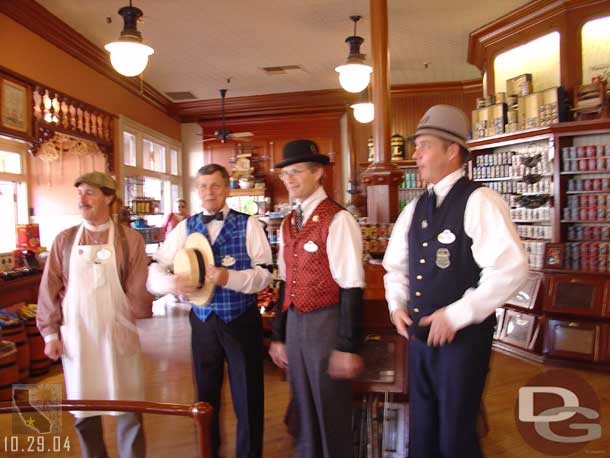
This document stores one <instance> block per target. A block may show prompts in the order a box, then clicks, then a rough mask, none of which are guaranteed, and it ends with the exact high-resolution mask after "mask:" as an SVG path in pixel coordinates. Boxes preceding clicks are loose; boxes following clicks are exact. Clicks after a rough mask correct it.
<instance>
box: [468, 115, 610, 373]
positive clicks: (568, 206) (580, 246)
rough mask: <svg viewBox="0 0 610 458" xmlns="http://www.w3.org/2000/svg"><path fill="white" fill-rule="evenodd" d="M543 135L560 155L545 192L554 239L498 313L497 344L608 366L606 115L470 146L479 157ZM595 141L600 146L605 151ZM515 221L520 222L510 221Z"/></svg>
mask: <svg viewBox="0 0 610 458" xmlns="http://www.w3.org/2000/svg"><path fill="white" fill-rule="evenodd" d="M544 139H546V140H547V141H548V142H549V145H550V148H549V150H550V151H551V152H552V154H553V156H554V157H555V158H557V160H555V161H554V164H553V171H552V175H553V181H552V183H553V189H552V191H551V192H550V194H551V196H550V197H551V198H552V199H551V200H550V202H551V203H552V204H553V206H552V207H551V209H552V211H551V214H550V215H549V216H550V225H551V227H552V236H551V238H550V240H548V242H553V243H551V244H550V245H546V246H545V251H544V252H543V253H542V256H543V261H544V262H543V266H542V267H540V266H539V265H540V262H538V263H537V264H538V265H537V268H536V269H531V271H530V276H529V279H528V282H527V283H526V284H525V285H523V287H522V288H521V290H522V291H521V292H520V293H518V294H517V295H515V297H513V298H511V299H510V300H509V301H508V302H509V303H508V304H506V305H505V306H504V307H503V308H502V309H499V310H498V312H497V313H498V318H499V320H498V323H499V326H498V330H497V332H496V336H495V337H496V338H497V340H496V341H495V342H494V347H495V348H496V349H499V350H502V351H506V352H508V353H511V354H513V355H514V356H517V357H523V358H527V359H534V360H540V359H541V358H542V359H543V360H544V361H545V362H553V363H561V364H579V365H586V366H589V367H595V368H602V369H608V368H610V304H609V298H610V278H609V276H608V272H610V268H609V267H610V266H609V265H608V264H609V263H608V257H610V237H609V235H610V215H609V214H608V211H607V210H608V209H609V208H610V203H609V202H608V200H607V199H609V198H610V161H608V159H610V152H608V153H607V152H606V145H610V120H608V119H598V120H592V121H579V122H567V123H560V124H554V125H551V126H550V127H545V128H537V129H529V130H528V131H521V132H514V133H511V134H505V135H497V136H494V137H487V138H485V139H480V140H476V141H472V142H470V143H469V146H470V147H471V149H472V150H473V151H474V155H475V157H476V155H480V154H483V153H485V152H486V151H489V150H493V148H498V147H501V146H511V145H515V144H518V143H523V142H530V141H537V140H544ZM598 145H603V146H604V148H603V153H602V150H601V149H599V148H598ZM592 146H595V149H593V148H591V147H592ZM587 147H588V148H587ZM585 161H586V162H585ZM604 161H605V163H604ZM471 167H472V166H471ZM511 179H513V177H512V176H510V177H506V178H504V177H501V178H498V177H495V178H494V179H493V180H492V179H489V178H481V179H480V180H481V181H485V182H488V183H494V181H502V180H506V181H510V180H511ZM585 180H586V181H585ZM602 199H603V202H602V203H600V201H601V200H602ZM581 204H582V205H581ZM602 211H603V213H604V214H602ZM513 216H514V214H513ZM514 222H515V223H521V222H522V221H521V219H519V218H514ZM529 222H530V223H533V222H539V221H536V220H532V221H529ZM562 242H563V243H562ZM592 250H593V251H592ZM538 256H540V253H538ZM534 292H536V293H535V294H534ZM527 297H529V300H525V298H527Z"/></svg>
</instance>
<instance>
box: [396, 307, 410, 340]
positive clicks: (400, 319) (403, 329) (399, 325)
mask: <svg viewBox="0 0 610 458" xmlns="http://www.w3.org/2000/svg"><path fill="white" fill-rule="evenodd" d="M392 321H394V326H396V332H398V334H400V335H401V336H403V337H404V338H405V339H408V338H409V334H408V333H407V327H408V326H411V324H413V320H412V319H411V317H409V312H408V311H407V310H406V309H396V310H394V311H393V312H392Z"/></svg>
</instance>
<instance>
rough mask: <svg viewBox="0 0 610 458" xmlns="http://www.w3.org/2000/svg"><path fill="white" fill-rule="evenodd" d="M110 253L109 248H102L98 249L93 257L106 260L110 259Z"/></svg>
mask: <svg viewBox="0 0 610 458" xmlns="http://www.w3.org/2000/svg"><path fill="white" fill-rule="evenodd" d="M111 254H112V253H110V250H109V249H107V248H102V249H101V250H98V252H97V254H96V255H95V257H96V258H97V259H98V260H100V261H107V260H108V259H110V255H111Z"/></svg>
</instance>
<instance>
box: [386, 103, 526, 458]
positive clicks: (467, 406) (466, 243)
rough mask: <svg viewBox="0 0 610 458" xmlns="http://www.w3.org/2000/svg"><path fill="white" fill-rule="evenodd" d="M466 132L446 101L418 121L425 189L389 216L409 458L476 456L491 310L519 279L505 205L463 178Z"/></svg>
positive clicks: (516, 244) (522, 268)
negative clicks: (404, 363)
mask: <svg viewBox="0 0 610 458" xmlns="http://www.w3.org/2000/svg"><path fill="white" fill-rule="evenodd" d="M467 133H468V119H467V118H466V115H465V114H464V113H463V112H462V111H461V110H459V109H458V108H455V107H453V106H449V105H435V106H433V107H432V108H430V109H429V110H428V111H427V112H426V113H425V114H424V116H423V117H422V118H421V120H420V121H419V125H418V126H417V131H416V132H415V134H414V135H412V136H411V139H412V140H413V141H414V143H415V152H414V154H413V158H414V159H415V160H416V162H417V166H418V168H419V172H420V174H421V177H422V179H423V180H425V181H426V182H427V183H428V190H427V192H426V193H424V194H423V195H422V196H421V197H419V198H418V199H416V200H414V201H412V202H410V203H409V204H408V205H407V206H406V207H405V209H404V210H403V211H402V213H401V214H400V216H399V217H398V219H397V221H396V224H395V225H394V229H393V231H392V236H391V238H390V241H389V243H388V247H387V250H386V254H385V257H384V259H383V266H384V268H385V270H386V272H387V273H386V275H385V277H384V282H385V290H386V300H387V302H388V306H389V309H390V315H391V319H392V322H393V323H394V324H395V326H396V330H397V331H398V333H399V334H400V335H402V336H403V337H405V338H406V339H408V340H409V351H408V354H409V361H408V377H409V409H410V417H409V418H410V422H409V428H410V431H409V440H410V453H409V457H411V458H431V457H436V458H449V457H458V456H460V457H461V456H464V457H469V458H475V457H481V456H482V452H481V449H480V446H479V442H478V437H477V433H476V420H477V416H478V413H479V409H480V403H481V396H482V393H483V388H484V386H485V380H486V378H487V371H488V368H489V358H490V353H491V343H492V336H493V331H494V326H495V324H496V316H495V309H496V308H497V307H500V306H502V305H503V304H504V302H505V301H506V300H507V299H508V298H509V297H510V296H511V295H512V294H513V293H514V291H515V290H516V289H517V288H518V287H519V286H520V285H521V284H522V283H523V281H524V280H525V278H526V276H527V260H526V257H525V253H524V252H523V248H522V246H521V243H520V241H519V237H518V236H517V232H516V230H515V227H514V225H513V223H512V222H511V219H510V215H509V210H508V207H507V205H506V203H505V202H504V200H503V199H502V197H501V196H500V195H499V194H497V193H496V192H494V191H492V190H491V189H489V188H487V187H484V186H481V185H479V184H477V183H474V182H472V181H470V180H469V179H468V178H467V177H466V176H465V175H464V167H463V166H464V164H465V163H466V162H467V160H468V157H469V151H468V149H467V146H466V138H467Z"/></svg>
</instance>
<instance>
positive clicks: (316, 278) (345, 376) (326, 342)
mask: <svg viewBox="0 0 610 458" xmlns="http://www.w3.org/2000/svg"><path fill="white" fill-rule="evenodd" d="M328 163H329V158H328V156H325V155H323V154H320V152H319V149H318V145H317V144H316V143H315V142H313V141H311V140H296V141H293V142H290V143H287V144H286V146H285V147H284V150H283V160H282V161H281V162H280V163H278V164H276V165H275V167H276V168H278V169H281V172H280V178H281V179H282V181H283V182H284V185H285V186H286V189H287V190H288V194H289V196H290V198H291V200H292V201H293V202H294V204H295V208H294V210H293V211H292V212H291V213H290V214H289V215H288V216H286V217H285V218H284V221H283V222H282V227H281V229H280V240H279V242H280V247H279V254H278V270H279V277H280V278H281V279H283V280H284V282H283V283H282V286H281V288H280V301H279V302H280V304H279V307H278V311H277V315H276V319H275V320H274V324H273V337H272V340H273V342H272V343H271V347H270V349H269V353H270V355H271V357H272V359H273V361H274V362H275V364H277V365H278V366H279V367H281V368H285V369H287V370H288V378H289V380H290V389H291V392H292V413H293V415H294V418H293V421H292V426H293V428H292V430H293V431H294V432H295V448H294V456H295V457H298V458H342V457H350V458H351V456H352V440H353V439H352V426H351V425H352V420H351V418H352V389H351V382H350V379H352V378H354V377H355V376H357V375H358V374H359V373H360V371H361V370H362V367H363V365H362V359H361V357H360V356H359V355H358V347H359V343H360V342H359V329H358V327H359V325H360V316H361V312H362V291H363V288H364V272H363V268H362V237H361V234H360V228H359V226H358V223H357V222H356V220H355V219H354V218H353V216H352V215H351V214H350V213H349V212H347V211H346V210H344V209H343V208H342V207H341V206H340V205H338V204H337V203H335V202H333V201H332V200H330V199H329V198H328V196H327V195H326V192H325V191H324V188H323V187H322V177H323V174H324V168H323V167H324V165H326V164H328Z"/></svg>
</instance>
